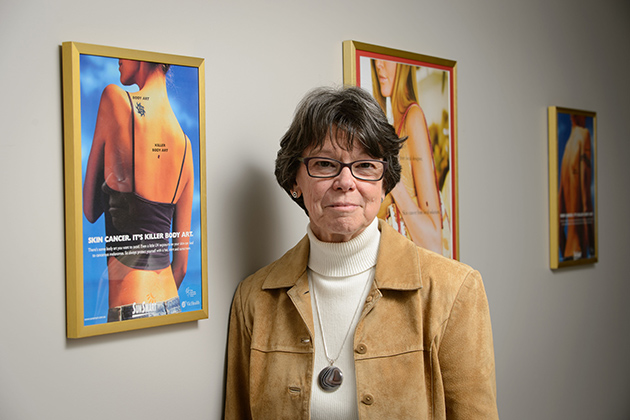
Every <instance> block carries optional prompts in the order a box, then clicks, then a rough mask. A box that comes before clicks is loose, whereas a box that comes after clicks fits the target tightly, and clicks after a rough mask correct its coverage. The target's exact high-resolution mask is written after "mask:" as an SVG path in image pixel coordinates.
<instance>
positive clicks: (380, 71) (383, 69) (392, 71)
mask: <svg viewBox="0 0 630 420" xmlns="http://www.w3.org/2000/svg"><path fill="white" fill-rule="evenodd" d="M374 64H375V65H376V74H377V76H378V83H379V85H380V86H381V95H383V96H384V97H385V98H389V97H391V96H392V91H393V90H394V79H395V78H396V63H395V62H393V61H385V60H374Z"/></svg>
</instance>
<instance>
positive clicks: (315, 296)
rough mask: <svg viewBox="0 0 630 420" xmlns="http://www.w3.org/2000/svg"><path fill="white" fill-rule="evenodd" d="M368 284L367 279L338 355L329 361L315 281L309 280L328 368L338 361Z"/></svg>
mask: <svg viewBox="0 0 630 420" xmlns="http://www.w3.org/2000/svg"><path fill="white" fill-rule="evenodd" d="M370 283H372V282H371V281H370V280H369V279H368V281H366V282H365V286H363V291H362V292H361V295H360V296H359V303H358V304H357V308H356V309H355V310H354V315H353V316H352V320H351V321H350V325H349V326H348V331H346V336H345V337H344V338H343V341H342V343H341V347H340V348H339V353H338V354H337V357H335V358H334V359H331V358H330V356H328V347H327V346H326V336H325V335H324V326H323V325H322V317H321V315H320V314H319V303H317V293H316V292H315V281H314V280H311V284H312V286H313V300H314V301H315V313H316V314H317V322H318V323H319V332H320V333H321V335H322V344H323V345H324V354H325V356H326V360H328V363H330V366H332V365H334V364H335V362H336V361H337V359H339V356H341V352H342V351H343V346H344V345H345V344H346V340H347V339H348V336H349V335H350V330H352V325H353V324H354V321H355V319H356V317H357V315H358V313H359V309H360V308H361V303H362V301H363V295H364V294H365V291H366V290H367V288H368V285H369V284H370Z"/></svg>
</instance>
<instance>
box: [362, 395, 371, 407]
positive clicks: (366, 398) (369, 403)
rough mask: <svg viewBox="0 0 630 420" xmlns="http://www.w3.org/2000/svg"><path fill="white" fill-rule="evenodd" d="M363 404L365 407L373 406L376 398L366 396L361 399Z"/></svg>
mask: <svg viewBox="0 0 630 420" xmlns="http://www.w3.org/2000/svg"><path fill="white" fill-rule="evenodd" d="M361 402H362V403H363V404H365V405H372V404H374V397H373V396H372V395H371V394H365V395H363V398H361Z"/></svg>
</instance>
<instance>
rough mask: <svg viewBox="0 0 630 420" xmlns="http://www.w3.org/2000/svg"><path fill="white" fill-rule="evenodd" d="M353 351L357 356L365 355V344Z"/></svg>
mask: <svg viewBox="0 0 630 420" xmlns="http://www.w3.org/2000/svg"><path fill="white" fill-rule="evenodd" d="M355 351H356V352H357V353H359V354H365V353H367V346H366V345H365V344H359V345H358V346H357V348H356V349H355Z"/></svg>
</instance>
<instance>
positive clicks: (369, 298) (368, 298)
mask: <svg viewBox="0 0 630 420" xmlns="http://www.w3.org/2000/svg"><path fill="white" fill-rule="evenodd" d="M372 299H373V297H372V295H370V296H368V297H367V299H365V301H366V302H367V303H370V302H372Z"/></svg>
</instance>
